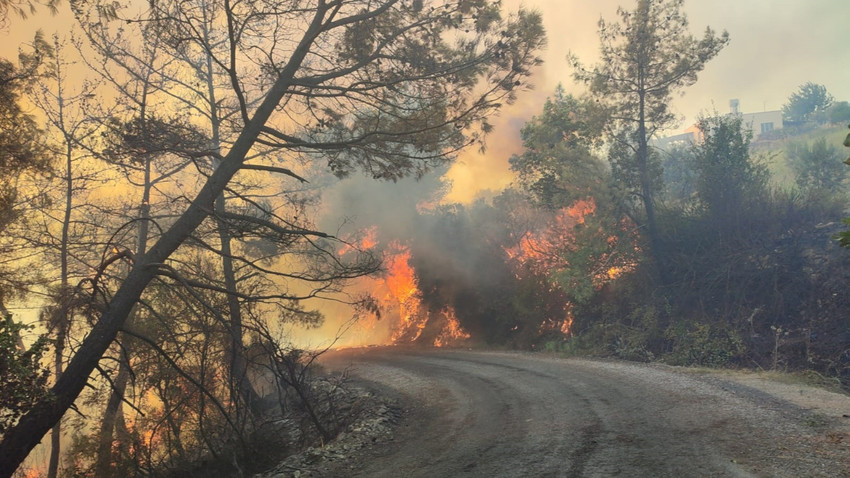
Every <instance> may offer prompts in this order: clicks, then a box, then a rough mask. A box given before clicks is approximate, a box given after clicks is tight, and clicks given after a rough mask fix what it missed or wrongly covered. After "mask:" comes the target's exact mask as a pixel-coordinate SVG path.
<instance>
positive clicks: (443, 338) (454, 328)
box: [434, 307, 471, 347]
mask: <svg viewBox="0 0 850 478" xmlns="http://www.w3.org/2000/svg"><path fill="white" fill-rule="evenodd" d="M441 313H442V315H443V317H444V318H445V319H446V324H445V326H443V330H442V331H440V335H438V336H437V338H436V339H434V346H435V347H446V346H449V345H453V344H456V343H458V342H462V341H464V340H467V339H469V338H470V337H471V335H469V333H468V332H467V331H465V330H463V327H461V326H460V322H459V321H458V320H457V316H456V315H455V310H454V309H453V308H452V307H446V308H445V309H443V310H442V311H441Z"/></svg>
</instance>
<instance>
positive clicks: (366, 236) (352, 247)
mask: <svg viewBox="0 0 850 478" xmlns="http://www.w3.org/2000/svg"><path fill="white" fill-rule="evenodd" d="M361 233H362V234H363V237H360V238H359V239H356V240H353V241H351V242H348V243H346V244H345V245H344V246H342V247H341V248H340V249H339V251H338V254H339V255H341V256H342V255H345V254H348V253H349V252H355V251H368V250H369V249H373V248H374V247H375V246H377V245H378V227H377V226H372V227H370V228H367V229H365V230H363V231H361Z"/></svg>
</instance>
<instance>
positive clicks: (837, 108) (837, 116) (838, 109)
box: [826, 101, 850, 124]
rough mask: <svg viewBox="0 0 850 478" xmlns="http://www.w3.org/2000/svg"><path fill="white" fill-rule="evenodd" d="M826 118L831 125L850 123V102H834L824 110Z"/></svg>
mask: <svg viewBox="0 0 850 478" xmlns="http://www.w3.org/2000/svg"><path fill="white" fill-rule="evenodd" d="M826 118H827V119H828V120H829V122H830V123H833V124H834V123H846V122H848V121H850V102H847V101H836V102H835V103H833V104H832V106H830V107H829V109H827V110H826Z"/></svg>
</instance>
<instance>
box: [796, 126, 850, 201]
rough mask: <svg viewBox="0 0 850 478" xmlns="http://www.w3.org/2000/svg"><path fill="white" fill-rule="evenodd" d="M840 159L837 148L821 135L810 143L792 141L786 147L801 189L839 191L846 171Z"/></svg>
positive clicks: (844, 179)
mask: <svg viewBox="0 0 850 478" xmlns="http://www.w3.org/2000/svg"><path fill="white" fill-rule="evenodd" d="M842 159H843V158H842V157H841V152H839V150H838V148H837V147H836V146H835V145H833V144H830V143H827V142H826V138H823V137H822V138H819V139H816V140H815V141H814V142H812V143H811V145H809V144H808V143H792V144H791V145H789V147H788V161H789V163H790V165H791V168H792V169H793V170H794V173H795V175H796V178H797V186H799V187H800V188H801V189H802V190H803V191H825V192H828V193H832V194H835V193H837V192H839V190H840V189H842V188H843V187H844V183H845V181H846V179H847V173H848V171H847V166H846V165H845V164H844V163H843V162H842Z"/></svg>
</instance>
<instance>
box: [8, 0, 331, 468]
mask: <svg viewBox="0 0 850 478" xmlns="http://www.w3.org/2000/svg"><path fill="white" fill-rule="evenodd" d="M320 10H321V9H320ZM324 13H325V11H319V12H317V15H316V16H315V17H314V19H313V22H312V24H311V25H310V27H309V29H308V31H307V33H306V34H305V35H304V37H303V39H302V41H301V43H300V44H299V45H298V47H297V48H296V49H295V51H294V52H293V55H292V57H291V58H290V60H289V62H288V64H287V65H286V67H285V68H283V70H281V72H280V74H279V76H278V78H277V80H276V81H275V84H274V85H273V86H272V87H271V88H270V89H269V92H268V94H267V95H266V97H265V98H264V99H263V102H262V103H261V104H260V106H259V107H258V108H257V110H256V112H255V113H254V116H253V118H251V121H250V122H249V123H248V124H246V125H245V128H244V129H243V130H242V132H241V133H240V134H239V137H238V138H237V139H236V142H234V143H233V147H232V148H231V149H230V151H229V152H228V153H227V155H226V156H225V157H224V160H223V161H222V163H221V166H219V168H217V169H216V170H215V172H214V173H213V174H212V175H211V176H210V177H209V179H208V180H207V182H206V183H205V184H204V186H203V187H202V188H201V190H200V191H199V192H198V195H197V196H196V197H195V199H194V200H193V201H192V203H191V204H190V205H189V207H188V208H187V209H186V211H185V212H184V213H183V214H182V215H181V216H180V217H179V218H178V219H177V221H176V222H175V223H174V224H173V225H172V226H171V227H170V228H169V229H168V230H167V231H166V232H165V233H164V234H163V235H162V236H161V237H160V239H159V240H158V241H157V243H156V244H155V245H154V246H153V247H152V248H151V249H150V251H148V253H147V254H146V255H145V256H144V257H142V258H140V260H137V261H136V262H135V263H134V265H133V268H132V269H131V270H130V273H129V274H128V275H127V278H126V279H125V280H124V281H123V282H122V284H121V286H120V287H119V288H118V290H117V291H116V292H115V295H114V296H113V297H112V300H110V301H109V303H108V304H107V305H106V307H105V310H104V311H103V313H102V314H101V316H100V318H99V320H98V321H97V322H96V323H95V325H94V327H92V330H91V332H90V333H89V335H88V336H87V337H86V338H85V340H83V342H82V344H81V345H80V347H79V349H78V350H77V353H76V354H75V355H74V357H73V358H72V359H71V361H70V362H69V363H68V367H67V368H66V369H65V373H64V374H63V375H62V377H60V378H59V379H58V380H57V381H56V384H55V385H54V386H53V388H52V389H51V390H50V393H49V394H48V396H46V397H44V398H42V399H41V400H39V401H38V403H36V404H35V405H34V406H33V407H32V409H30V411H29V412H27V413H26V414H25V415H24V416H23V417H21V419H20V420H19V421H18V423H17V424H15V426H13V427H12V428H10V429H9V430H7V431H6V434H5V435H4V436H3V441H2V442H0V477H8V476H11V475H12V474H13V473H14V472H15V470H16V469H17V468H18V466H19V465H20V464H21V463H22V462H23V461H24V459H25V458H26V457H27V455H29V453H30V451H31V450H32V449H33V448H34V447H35V446H36V445H37V444H38V443H39V442H40V441H41V438H42V437H43V436H44V434H45V433H47V432H48V431H49V430H50V429H51V428H52V427H53V425H55V424H56V422H58V421H59V420H60V419H61V418H62V415H64V414H65V412H66V411H67V410H68V408H70V407H71V405H73V403H74V400H76V399H77V397H78V396H79V395H80V392H82V390H83V388H84V387H85V385H86V383H87V382H88V378H89V375H90V374H91V373H92V371H93V370H94V369H95V367H97V364H98V362H99V361H100V359H101V358H102V357H103V355H104V353H106V350H107V349H108V348H109V346H110V345H111V344H112V342H113V341H114V340H115V337H116V336H117V335H118V332H119V331H120V330H121V328H122V327H123V326H124V323H125V322H126V321H127V317H128V316H129V314H130V312H131V311H132V309H133V306H134V305H135V304H136V302H138V300H139V298H140V297H141V295H142V292H143V291H144V290H145V288H146V287H147V286H148V284H149V283H150V282H151V280H153V278H154V277H155V276H156V273H157V266H158V264H162V263H164V262H165V261H166V260H168V258H169V256H171V254H172V253H173V252H174V251H175V250H177V248H178V247H179V246H180V245H181V244H183V242H184V241H185V240H186V239H188V238H189V236H190V235H191V234H192V232H194V231H195V229H197V228H198V226H200V225H201V222H203V221H204V220H205V219H206V218H207V217H208V216H209V214H210V212H211V211H212V210H213V208H214V204H215V199H216V198H217V197H218V196H219V195H220V194H222V193H223V192H224V190H225V188H226V187H227V184H228V183H229V182H230V180H231V179H232V178H233V176H234V175H235V174H236V172H237V171H239V169H240V167H241V166H242V164H243V162H244V161H245V157H246V155H247V154H248V152H249V151H250V150H251V148H252V147H253V145H254V143H255V142H256V140H257V137H258V136H259V134H260V132H261V131H262V128H263V127H264V126H265V124H266V121H268V119H269V117H270V116H271V115H272V113H273V112H274V110H275V108H276V107H277V105H278V104H279V103H280V100H281V99H282V98H283V96H284V94H286V92H287V91H288V89H289V87H290V85H291V84H292V79H293V78H294V75H295V72H296V71H297V70H298V69H299V68H300V65H301V63H302V62H303V61H304V58H305V57H306V55H307V53H308V52H309V49H310V45H311V44H312V42H313V40H314V39H315V37H316V36H317V35H318V33H319V31H320V29H321V26H322V20H323V16H324ZM113 259H115V260H117V258H113Z"/></svg>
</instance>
